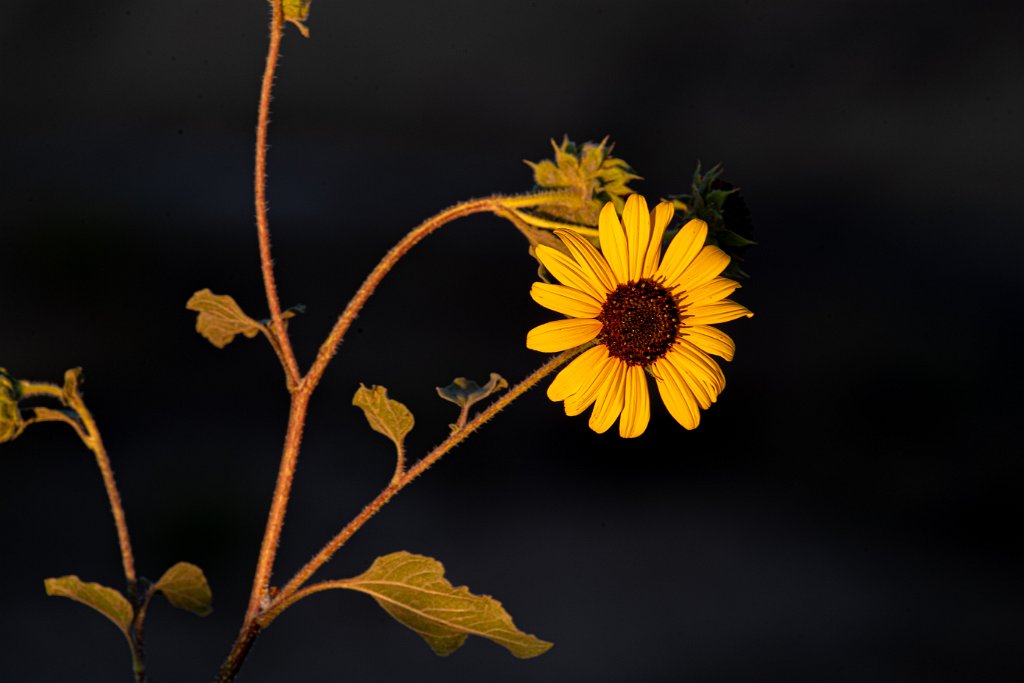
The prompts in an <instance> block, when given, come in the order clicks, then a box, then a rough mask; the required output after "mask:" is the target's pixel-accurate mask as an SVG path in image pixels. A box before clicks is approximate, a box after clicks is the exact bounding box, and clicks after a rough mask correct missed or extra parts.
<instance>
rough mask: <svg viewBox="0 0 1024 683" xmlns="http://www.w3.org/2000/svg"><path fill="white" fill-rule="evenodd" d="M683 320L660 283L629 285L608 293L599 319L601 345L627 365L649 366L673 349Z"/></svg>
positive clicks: (650, 281) (633, 283)
mask: <svg viewBox="0 0 1024 683" xmlns="http://www.w3.org/2000/svg"><path fill="white" fill-rule="evenodd" d="M681 318H682V314H681V312H680V310H679V302H678V300H677V299H676V297H675V296H673V294H672V292H670V291H669V290H667V289H665V287H663V286H662V285H661V284H660V283H658V282H655V281H654V280H651V279H648V278H644V279H642V280H637V281H636V282H627V283H626V284H624V285H619V286H618V287H616V288H615V290H614V291H612V292H609V293H608V298H607V299H606V300H605V302H604V306H603V307H602V308H601V314H600V315H598V316H597V319H598V320H600V321H601V324H602V325H603V327H602V328H601V333H600V334H598V336H597V341H598V343H599V344H604V346H605V347H607V349H608V354H609V355H611V356H613V357H615V358H618V359H619V360H621V361H624V362H625V363H626V364H627V365H643V366H647V365H650V364H651V363H653V362H654V361H656V360H658V359H659V358H661V357H662V356H664V355H665V354H666V353H668V350H669V349H670V348H672V344H673V343H675V341H676V338H677V337H678V336H679V322H680V320H681Z"/></svg>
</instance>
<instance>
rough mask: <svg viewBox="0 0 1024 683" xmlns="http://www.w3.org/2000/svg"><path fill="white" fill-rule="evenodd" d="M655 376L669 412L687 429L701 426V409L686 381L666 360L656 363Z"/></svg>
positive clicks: (659, 391)
mask: <svg viewBox="0 0 1024 683" xmlns="http://www.w3.org/2000/svg"><path fill="white" fill-rule="evenodd" d="M654 374H655V379H656V380H657V384H658V393H659V394H661V400H662V401H663V402H664V404H665V407H666V408H668V412H669V413H670V414H671V415H672V417H674V418H675V420H676V422H678V423H679V424H681V425H683V427H685V428H686V429H696V428H697V425H698V424H700V407H699V405H698V404H697V398H696V397H695V396H694V395H693V392H692V391H691V390H690V387H688V386H687V384H686V380H685V379H683V377H682V376H681V375H680V374H679V371H678V370H676V369H675V367H673V366H672V364H671V363H669V362H667V361H666V360H665V359H664V358H662V359H660V360H657V361H655V362H654Z"/></svg>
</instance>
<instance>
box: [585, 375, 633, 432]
mask: <svg viewBox="0 0 1024 683" xmlns="http://www.w3.org/2000/svg"><path fill="white" fill-rule="evenodd" d="M609 365H610V366H611V367H610V369H609V370H608V371H607V372H606V373H605V375H606V377H605V381H604V384H602V385H601V388H600V389H598V391H597V401H596V403H595V404H594V412H592V413H590V422H589V424H590V428H591V429H593V430H594V431H595V432H597V433H598V434H604V433H605V432H607V431H608V428H609V427H611V426H612V425H613V424H615V420H616V419H617V418H618V417H619V414H620V413H621V412H622V399H623V396H622V394H623V389H624V385H625V383H626V364H625V363H623V362H622V361H620V360H619V359H617V358H612V359H611V363H610V364H609Z"/></svg>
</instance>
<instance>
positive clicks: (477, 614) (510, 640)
mask: <svg viewBox="0 0 1024 683" xmlns="http://www.w3.org/2000/svg"><path fill="white" fill-rule="evenodd" d="M338 585H339V587H342V588H348V589H351V590H356V591H360V592H362V593H366V594H367V595H369V596H370V597H372V598H373V599H374V600H376V601H377V604H379V605H380V606H381V607H383V608H384V610H385V611H386V612H387V613H388V614H390V615H391V616H392V617H394V618H395V619H397V620H398V621H399V622H401V623H402V624H404V625H405V626H408V627H409V628H411V629H412V630H413V631H415V632H416V633H418V634H419V635H420V637H422V638H423V640H425V641H427V644H428V645H429V646H430V647H431V649H433V650H434V652H436V653H437V654H439V655H441V656H445V655H449V654H451V653H452V652H454V651H455V650H457V649H459V647H460V646H461V645H462V644H463V643H464V642H465V640H466V637H467V636H480V637H481V638H487V639H488V640H491V641H493V642H495V643H497V644H498V645H501V646H502V647H504V648H505V649H506V650H508V651H509V652H511V653H512V654H513V655H515V656H516V657H521V658H527V657H536V656H538V655H541V654H544V653H545V652H547V651H548V650H549V649H550V648H551V645H552V644H551V643H548V642H545V641H543V640H539V639H538V638H536V637H534V636H532V635H530V634H528V633H523V632H522V631H520V630H519V629H517V628H516V627H515V624H513V623H512V617H511V616H509V614H508V612H506V611H505V608H503V607H502V606H501V603H500V602H498V601H497V600H495V599H494V598H492V597H490V596H488V595H473V594H472V593H470V592H469V589H468V588H466V587H465V586H460V587H459V588H454V587H452V585H451V583H449V582H448V580H447V579H445V578H444V565H442V564H441V563H440V562H438V561H437V560H435V559H433V558H431V557H424V556H423V555H413V554H412V553H407V552H404V551H403V552H397V553H392V554H390V555H385V556H383V557H378V558H377V559H376V560H375V561H374V563H373V565H372V566H371V567H370V568H369V569H368V570H367V571H366V572H365V573H363V574H361V575H360V576H357V577H355V578H353V579H347V580H345V581H341V582H338Z"/></svg>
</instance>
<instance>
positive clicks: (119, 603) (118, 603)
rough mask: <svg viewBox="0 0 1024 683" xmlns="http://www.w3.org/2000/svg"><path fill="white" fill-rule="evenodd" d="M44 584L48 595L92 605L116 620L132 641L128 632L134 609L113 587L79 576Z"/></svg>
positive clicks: (46, 581) (47, 580)
mask: <svg viewBox="0 0 1024 683" xmlns="http://www.w3.org/2000/svg"><path fill="white" fill-rule="evenodd" d="M43 585H44V586H45V587H46V594H47V595H54V596H59V597H62V598H70V599H72V600H74V601H76V602H80V603H82V604H83V605H87V606H89V607H92V608H93V609H94V610H96V611H97V612H99V613H100V614H102V615H103V616H105V617H106V618H108V619H110V620H111V621H112V622H114V624H115V625H116V626H117V627H118V628H119V629H121V633H123V634H124V637H125V638H128V640H129V641H131V637H130V636H129V635H128V634H129V629H130V628H131V623H132V617H133V616H134V611H133V610H132V606H131V603H129V602H128V599H127V598H125V597H124V596H123V595H121V594H120V593H119V592H117V591H116V590H114V589H113V588H107V587H106V586H101V585H100V584H98V583H85V582H84V581H81V580H80V579H79V578H78V577H77V576H62V577H60V578H56V579H46V580H45V581H44V582H43Z"/></svg>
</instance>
